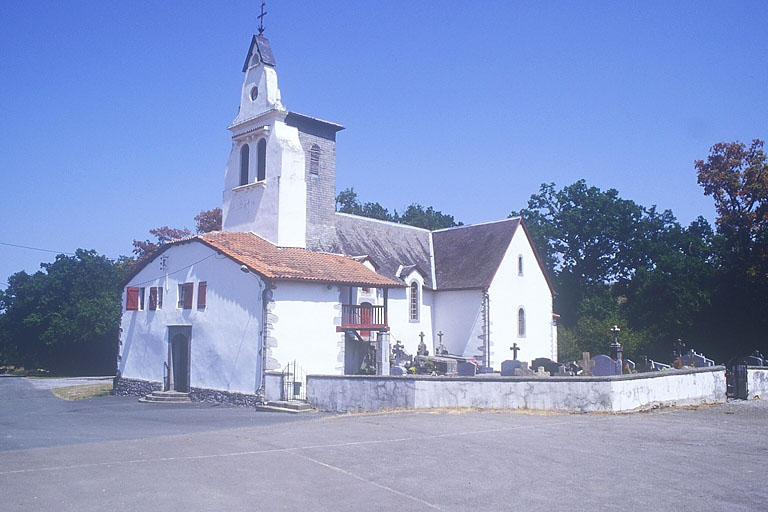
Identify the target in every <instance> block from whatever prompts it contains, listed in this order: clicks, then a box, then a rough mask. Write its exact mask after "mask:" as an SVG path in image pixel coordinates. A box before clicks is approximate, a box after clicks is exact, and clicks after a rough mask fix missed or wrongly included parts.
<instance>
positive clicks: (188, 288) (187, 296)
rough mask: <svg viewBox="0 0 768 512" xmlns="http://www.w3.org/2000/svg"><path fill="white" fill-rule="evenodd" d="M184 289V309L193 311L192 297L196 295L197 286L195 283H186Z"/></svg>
mask: <svg viewBox="0 0 768 512" xmlns="http://www.w3.org/2000/svg"><path fill="white" fill-rule="evenodd" d="M182 288H183V289H184V293H183V296H184V300H183V307H184V309H192V295H193V294H194V293H195V285H194V283H184V284H183V285H182Z"/></svg>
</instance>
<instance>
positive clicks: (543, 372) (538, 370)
mask: <svg viewBox="0 0 768 512" xmlns="http://www.w3.org/2000/svg"><path fill="white" fill-rule="evenodd" d="M534 375H535V376H536V377H549V376H550V375H549V372H548V371H547V370H545V369H544V367H543V366H539V367H538V368H536V373H534Z"/></svg>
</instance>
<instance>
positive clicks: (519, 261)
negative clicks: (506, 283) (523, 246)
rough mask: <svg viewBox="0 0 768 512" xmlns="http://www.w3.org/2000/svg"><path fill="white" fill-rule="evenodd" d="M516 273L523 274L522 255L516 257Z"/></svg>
mask: <svg viewBox="0 0 768 512" xmlns="http://www.w3.org/2000/svg"><path fill="white" fill-rule="evenodd" d="M517 275H519V276H521V275H523V255H522V254H521V255H519V256H518V257H517Z"/></svg>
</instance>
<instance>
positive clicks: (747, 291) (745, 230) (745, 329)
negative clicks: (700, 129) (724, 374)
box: [694, 139, 768, 359]
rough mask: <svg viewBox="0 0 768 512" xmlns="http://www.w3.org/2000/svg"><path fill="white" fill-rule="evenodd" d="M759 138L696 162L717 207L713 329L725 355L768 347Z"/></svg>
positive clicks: (722, 147)
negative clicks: (716, 266) (748, 143)
mask: <svg viewBox="0 0 768 512" xmlns="http://www.w3.org/2000/svg"><path fill="white" fill-rule="evenodd" d="M763 146H764V143H763V141H761V140H758V139H755V140H753V141H752V143H751V144H750V145H749V147H747V146H746V145H745V144H743V143H741V142H720V143H717V144H715V145H714V146H712V148H711V150H710V154H709V156H708V157H707V159H706V160H697V161H696V162H694V166H695V168H696V170H697V173H698V181H699V184H701V185H702V187H704V193H705V194H706V195H708V196H712V198H713V199H714V201H715V208H716V210H717V215H718V216H717V219H716V226H717V234H718V236H717V237H716V239H715V247H716V249H717V251H716V252H717V262H718V271H717V276H716V280H715V283H714V285H713V294H712V310H711V317H712V318H717V319H718V321H717V322H712V325H711V333H712V335H713V336H715V337H717V338H718V339H719V343H718V344H717V348H718V350H719V353H720V354H721V355H722V358H723V359H727V358H730V357H732V356H739V355H746V354H748V353H750V352H752V350H754V349H758V350H760V351H762V352H763V353H765V352H766V351H767V350H768V336H767V335H766V332H768V315H766V310H765V307H766V303H767V302H768V158H767V157H766V154H765V152H764V150H763Z"/></svg>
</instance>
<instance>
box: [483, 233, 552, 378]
mask: <svg viewBox="0 0 768 512" xmlns="http://www.w3.org/2000/svg"><path fill="white" fill-rule="evenodd" d="M519 256H522V258H523V275H519V272H518V257H519ZM488 294H489V296H490V304H491V305H490V311H491V362H492V365H493V367H494V368H496V369H500V366H501V362H502V361H504V360H506V359H512V351H511V350H510V348H509V347H511V346H512V344H513V343H517V345H518V346H519V347H520V349H521V350H520V353H519V354H518V359H520V360H523V361H532V360H533V359H536V358H537V357H547V358H550V359H552V360H555V361H556V360H557V340H556V339H555V338H554V333H553V330H554V329H555V328H554V327H553V321H552V294H551V292H550V290H549V286H548V285H547V281H546V278H545V277H544V274H543V273H542V271H541V267H539V264H538V262H537V261H536V256H535V255H534V252H533V248H532V247H531V244H530V243H529V241H528V237H527V236H526V235H525V231H524V230H523V229H522V227H520V228H518V229H517V230H516V231H515V234H514V236H513V237H512V241H511V242H510V244H509V247H508V248H507V251H506V254H505V255H504V259H503V260H502V262H501V265H499V269H498V270H497V272H496V275H495V276H494V278H493V282H492V283H491V286H490V287H489V289H488ZM521 307H522V308H523V310H524V311H525V335H524V336H519V335H518V309H519V308H521Z"/></svg>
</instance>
